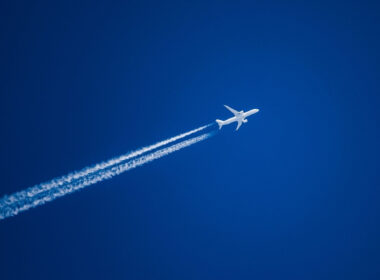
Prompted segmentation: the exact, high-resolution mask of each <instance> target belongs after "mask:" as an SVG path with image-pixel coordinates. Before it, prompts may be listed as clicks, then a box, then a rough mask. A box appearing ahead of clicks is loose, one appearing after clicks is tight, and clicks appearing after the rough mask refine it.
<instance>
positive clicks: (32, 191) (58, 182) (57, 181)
mask: <svg viewBox="0 0 380 280" xmlns="http://www.w3.org/2000/svg"><path fill="white" fill-rule="evenodd" d="M212 125H213V124H208V125H204V126H201V127H199V128H196V129H193V130H190V131H188V132H185V133H181V134H179V135H177V136H174V137H171V138H168V139H166V140H163V141H160V142H157V143H156V144H153V145H150V146H146V147H143V148H140V149H138V150H135V151H131V152H128V153H126V154H124V155H121V156H118V157H115V158H112V159H110V160H107V161H104V162H101V163H98V164H95V165H93V166H90V167H86V168H84V169H82V170H80V171H76V172H72V173H69V174H68V175H65V176H62V177H57V178H54V179H53V180H51V181H50V182H46V183H43V184H40V185H37V186H35V187H31V188H29V189H28V194H27V195H28V196H34V195H37V194H38V193H40V192H43V191H47V190H49V189H51V188H54V187H57V186H62V185H64V184H67V183H70V182H72V181H73V180H77V179H79V178H81V177H83V176H87V175H89V174H90V173H94V172H97V171H99V170H101V169H104V168H107V167H110V166H112V165H115V164H119V163H121V162H123V161H125V160H128V159H131V158H134V157H136V156H139V155H142V154H144V153H147V152H149V151H152V150H154V149H157V148H159V147H162V146H165V145H168V144H170V143H173V142H175V141H177V140H180V139H183V138H185V137H187V136H190V135H192V134H194V133H197V132H200V131H202V130H205V129H206V128H208V127H210V126H212ZM10 199H11V198H10ZM1 206H2V204H1V201H0V207H1Z"/></svg>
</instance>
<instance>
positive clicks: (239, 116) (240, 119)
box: [216, 105, 259, 130]
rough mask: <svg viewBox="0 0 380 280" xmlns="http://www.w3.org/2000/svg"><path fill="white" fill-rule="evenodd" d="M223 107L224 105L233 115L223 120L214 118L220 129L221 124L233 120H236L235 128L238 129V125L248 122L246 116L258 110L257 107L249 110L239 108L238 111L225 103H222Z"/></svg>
mask: <svg viewBox="0 0 380 280" xmlns="http://www.w3.org/2000/svg"><path fill="white" fill-rule="evenodd" d="M224 107H226V108H227V109H228V110H229V111H231V113H232V114H234V115H235V116H234V117H232V118H229V119H227V120H225V121H221V120H216V122H217V123H218V125H219V129H221V128H222V126H223V125H227V124H230V123H233V122H237V123H238V125H237V127H236V130H238V129H239V128H240V126H241V124H242V123H246V122H248V120H247V119H246V117H249V116H250V115H253V114H256V113H257V112H258V111H259V109H252V110H249V111H248V112H244V111H243V110H241V111H240V112H238V111H236V110H235V109H232V108H231V107H228V106H227V105H224Z"/></svg>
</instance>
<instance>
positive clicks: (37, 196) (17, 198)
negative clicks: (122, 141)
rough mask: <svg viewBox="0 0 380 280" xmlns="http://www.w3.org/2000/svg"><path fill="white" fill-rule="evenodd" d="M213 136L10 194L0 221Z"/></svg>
mask: <svg viewBox="0 0 380 280" xmlns="http://www.w3.org/2000/svg"><path fill="white" fill-rule="evenodd" d="M203 129H204V128H203ZM198 131H199V130H198ZM188 135H189V134H188ZM212 135H214V132H210V133H205V134H202V135H200V136H197V137H193V138H190V139H188V140H184V141H182V142H179V143H177V144H173V145H171V146H168V147H165V148H162V149H159V150H157V151H154V152H151V153H148V154H146V155H141V154H142V153H145V152H146V151H150V150H152V149H154V148H149V147H153V146H155V145H157V144H155V145H152V146H149V147H146V148H145V149H148V148H149V150H146V151H145V152H139V153H138V151H142V149H140V150H138V151H136V152H135V153H136V154H135V157H136V155H141V156H139V157H136V158H134V159H131V160H129V161H127V162H121V161H118V163H119V164H117V162H116V164H115V163H114V164H106V165H104V167H103V168H101V169H98V170H97V171H96V172H87V173H86V174H85V175H83V176H81V177H79V178H76V179H72V180H70V181H66V182H62V183H61V184H58V185H56V186H54V187H50V188H49V189H42V190H38V191H37V192H34V191H33V192H31V191H30V190H31V189H38V188H44V187H45V186H46V185H49V184H51V183H50V182H48V183H44V184H40V185H37V186H35V187H31V188H29V189H26V190H24V191H20V192H18V193H15V194H12V195H10V196H6V197H4V198H2V199H1V200H0V220H1V219H5V218H7V217H11V216H14V215H17V214H18V213H20V212H22V211H25V210H28V209H30V208H33V207H36V206H39V205H42V204H44V203H46V202H48V201H52V200H54V199H56V198H58V197H61V196H64V195H66V194H69V193H72V192H74V191H77V190H79V189H82V188H84V187H86V186H90V185H92V184H95V183H98V182H100V181H103V180H106V179H110V178H112V177H114V176H116V175H119V174H121V173H123V172H126V171H128V170H131V169H133V168H136V167H138V166H141V165H144V164H145V163H148V162H151V161H153V160H156V159H159V158H161V157H163V156H166V155H169V154H171V153H173V152H175V151H178V150H181V149H183V148H185V147H188V146H190V145H193V144H195V143H197V142H200V141H202V140H205V139H207V138H209V137H211V136H212ZM171 139H172V138H171ZM177 139H178V138H177ZM165 141H168V140H165ZM172 141H175V140H172ZM172 141H171V142H172ZM162 142H164V141H162ZM162 142H160V143H162ZM169 143H170V142H169ZM166 144H167V143H166ZM162 145H164V144H162ZM162 145H160V146H162ZM156 147H157V146H156ZM129 159H130V158H129ZM124 160H125V159H124ZM108 162H110V161H108ZM96 166H98V165H96ZM84 170H87V169H84ZM73 174H77V173H73ZM62 178H63V177H62Z"/></svg>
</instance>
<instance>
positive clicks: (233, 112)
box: [224, 105, 239, 116]
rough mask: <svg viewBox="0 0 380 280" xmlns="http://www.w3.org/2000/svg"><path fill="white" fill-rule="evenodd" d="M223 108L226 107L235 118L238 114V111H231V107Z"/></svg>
mask: <svg viewBox="0 0 380 280" xmlns="http://www.w3.org/2000/svg"><path fill="white" fill-rule="evenodd" d="M224 107H226V108H227V109H228V110H229V111H230V112H231V113H232V114H234V115H235V116H236V115H237V114H238V113H239V112H238V111H236V110H235V109H232V108H231V107H229V106H227V105H224Z"/></svg>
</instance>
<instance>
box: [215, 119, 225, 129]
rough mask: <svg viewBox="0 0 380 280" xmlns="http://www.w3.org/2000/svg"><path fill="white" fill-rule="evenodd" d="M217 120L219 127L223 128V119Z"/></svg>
mask: <svg viewBox="0 0 380 280" xmlns="http://www.w3.org/2000/svg"><path fill="white" fill-rule="evenodd" d="M216 122H217V123H218V125H219V129H221V128H222V126H223V124H224V123H223V121H221V120H216Z"/></svg>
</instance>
